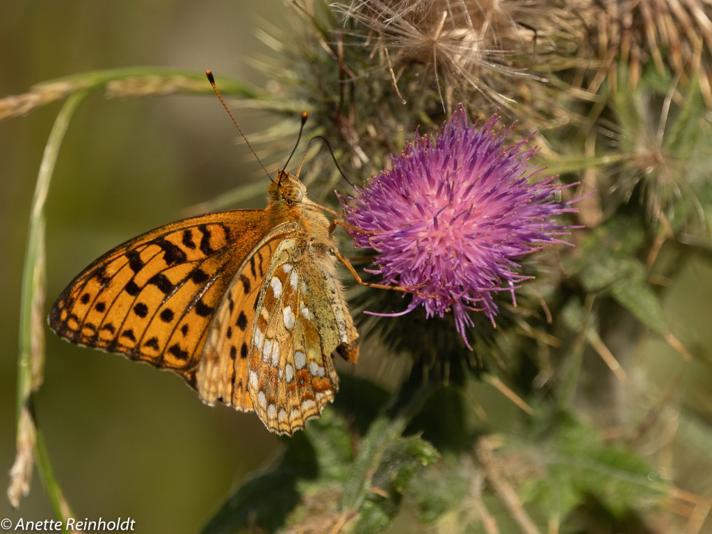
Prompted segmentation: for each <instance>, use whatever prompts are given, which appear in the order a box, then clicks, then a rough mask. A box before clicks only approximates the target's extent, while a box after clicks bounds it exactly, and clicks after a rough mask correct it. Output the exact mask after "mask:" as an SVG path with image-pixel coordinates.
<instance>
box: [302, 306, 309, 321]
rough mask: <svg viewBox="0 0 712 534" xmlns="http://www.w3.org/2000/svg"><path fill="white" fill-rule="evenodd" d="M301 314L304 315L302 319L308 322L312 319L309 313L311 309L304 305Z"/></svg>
mask: <svg viewBox="0 0 712 534" xmlns="http://www.w3.org/2000/svg"><path fill="white" fill-rule="evenodd" d="M300 313H301V314H302V317H304V318H305V319H306V320H307V321H308V320H310V319H311V317H312V314H311V312H310V311H309V308H307V307H306V306H304V305H302V309H301V310H300Z"/></svg>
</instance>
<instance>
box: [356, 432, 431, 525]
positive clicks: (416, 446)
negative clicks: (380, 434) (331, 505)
mask: <svg viewBox="0 0 712 534" xmlns="http://www.w3.org/2000/svg"><path fill="white" fill-rule="evenodd" d="M439 457H440V455H439V454H438V452H437V451H436V450H435V448H434V447H433V446H432V445H431V444H430V443H428V442H427V441H425V440H423V439H422V438H420V437H418V436H411V437H408V438H399V439H397V440H396V441H394V442H392V443H391V444H390V445H389V446H388V448H387V449H386V450H385V451H384V453H383V456H382V460H381V462H380V464H379V466H378V469H377V470H376V472H375V474H374V475H373V478H372V488H371V490H370V491H369V493H368V495H367V496H366V498H365V500H364V501H363V504H362V505H361V508H360V511H359V518H358V521H357V522H356V525H355V528H354V532H356V533H364V534H366V533H371V532H379V531H381V530H383V529H384V528H385V527H387V526H388V524H389V523H390V521H391V520H392V519H393V517H395V515H396V513H397V512H398V508H399V507H398V505H399V504H400V500H401V497H402V495H403V494H405V493H406V491H407V490H408V488H409V485H410V483H411V481H412V479H413V477H414V476H415V474H416V473H417V472H418V471H419V470H420V469H421V468H423V467H426V466H428V465H430V464H432V463H434V462H435V461H437V459H438V458H439Z"/></svg>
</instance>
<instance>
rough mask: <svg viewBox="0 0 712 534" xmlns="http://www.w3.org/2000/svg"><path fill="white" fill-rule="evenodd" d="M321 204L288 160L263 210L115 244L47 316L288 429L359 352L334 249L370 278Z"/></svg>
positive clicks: (65, 333)
mask: <svg viewBox="0 0 712 534" xmlns="http://www.w3.org/2000/svg"><path fill="white" fill-rule="evenodd" d="M208 78H209V79H210V81H211V84H214V80H213V79H212V75H211V74H210V73H208ZM213 87H214V88H215V86H214V85H213ZM216 94H218V97H219V93H218V92H217V89H216ZM221 102H222V100H221ZM223 105H224V103H223ZM226 109H227V107H226ZM228 113H229V110H228ZM233 120H234V119H233ZM305 120H306V114H304V115H303V118H302V126H303V125H304V121H305ZM236 125H237V123H236ZM237 126H238V128H239V125H237ZM300 135H301V132H300ZM248 144H249V143H248ZM295 148H296V147H295ZM292 153H293V152H292ZM285 167H286V165H285ZM324 210H327V211H328V208H324V207H322V206H319V205H318V204H316V203H314V202H312V201H311V200H310V199H309V198H308V197H307V194H306V187H305V186H304V184H303V183H302V182H301V181H300V180H299V177H298V176H294V175H292V174H289V173H287V172H285V171H284V169H282V170H281V171H279V172H278V173H277V175H276V177H275V179H273V180H272V181H271V184H270V186H269V189H268V203H267V207H266V208H265V209H262V210H235V211H225V212H220V213H211V214H207V215H201V216H199V217H193V218H189V219H185V220H182V221H178V222H175V223H172V224H168V225H166V226H162V227H160V228H157V229H155V230H151V231H149V232H147V233H145V234H143V235H141V236H139V237H136V238H134V239H131V240H129V241H127V242H126V243H124V244H122V245H119V246H118V247H116V248H114V249H113V250H111V251H109V252H107V253H106V254H105V255H103V256H102V257H100V258H99V259H97V260H96V261H94V262H93V263H92V264H91V265H89V267H87V268H86V269H84V271H82V272H81V273H80V274H79V275H78V276H77V277H76V278H75V279H74V280H73V281H72V282H71V283H70V284H69V286H68V287H67V288H66V289H65V290H64V291H63V292H62V294H61V295H60V296H59V298H58V299H57V301H56V302H55V304H54V306H53V307H52V310H51V311H50V314H49V325H50V327H51V329H52V330H53V331H54V332H55V333H56V334H57V335H59V336H61V337H62V338H64V339H66V340H68V341H70V342H72V343H76V344H78V345H83V346H87V347H93V348H97V349H101V350H104V351H107V352H115V353H119V354H123V355H126V356H128V357H129V358H131V359H133V360H138V361H143V362H147V363H150V364H152V365H154V366H156V367H159V368H163V369H169V370H171V371H174V372H176V373H177V374H179V375H180V376H182V377H183V378H184V379H185V380H186V381H187V382H188V384H190V385H191V386H192V387H194V388H195V389H196V390H197V391H198V394H199V396H200V398H201V399H202V400H203V402H205V403H207V404H209V405H213V404H214V403H215V402H216V401H217V402H222V403H224V404H226V405H228V406H233V407H235V408H236V409H237V410H240V411H245V412H248V411H253V410H254V411H255V412H256V413H257V415H258V417H259V418H260V420H261V421H262V422H263V423H264V425H265V426H266V427H267V429H268V430H270V431H272V432H276V433H279V434H287V435H291V434H293V433H294V432H295V431H296V430H299V429H301V428H303V427H304V424H305V422H306V421H307V419H309V418H311V417H315V416H318V415H319V414H320V413H321V411H322V410H323V409H324V406H325V405H326V404H327V403H329V402H331V401H333V399H334V394H335V392H336V391H337V389H338V385H339V377H338V375H337V373H336V370H335V368H334V362H333V359H334V357H335V356H336V355H339V356H341V357H343V358H344V359H345V360H347V361H349V362H352V363H355V362H356V361H357V359H358V344H357V340H358V332H357V331H356V328H355V327H354V324H353V320H352V318H351V315H350V313H349V310H348V308H347V306H346V300H345V298H344V294H343V290H342V288H341V286H340V284H339V281H338V279H337V276H336V261H337V259H339V260H341V261H342V262H344V264H345V265H346V266H347V268H348V269H349V271H350V272H351V273H352V274H353V275H354V276H355V277H356V279H357V280H358V281H359V282H360V283H363V282H362V281H361V280H360V277H359V276H358V274H357V273H356V272H355V271H354V270H353V267H352V266H351V265H350V264H349V263H348V261H347V260H345V258H343V256H341V254H340V253H339V251H338V249H337V248H336V244H335V242H334V240H333V237H332V235H331V229H332V226H331V225H330V223H329V220H328V219H327V218H326V217H325V216H324V214H323V211H324ZM371 285H373V286H375V287H380V286H378V284H371Z"/></svg>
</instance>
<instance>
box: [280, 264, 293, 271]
mask: <svg viewBox="0 0 712 534" xmlns="http://www.w3.org/2000/svg"><path fill="white" fill-rule="evenodd" d="M282 270H283V271H284V272H285V273H288V272H289V271H291V270H292V264H291V263H285V264H284V265H282Z"/></svg>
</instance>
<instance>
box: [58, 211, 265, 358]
mask: <svg viewBox="0 0 712 534" xmlns="http://www.w3.org/2000/svg"><path fill="white" fill-rule="evenodd" d="M267 224H268V221H267V220H266V218H265V216H264V212H263V211H262V210H241V211H233V212H222V213H215V214H208V215H204V216H200V217H194V218H191V219H186V220H183V221H179V222H177V223H174V224H171V225H167V226H164V227H161V228H158V229H156V230H152V231H150V232H147V233H146V234H143V235H142V236H139V237H137V238H135V239H133V240H131V241H128V242H126V243H124V244H122V245H119V246H118V247H116V248H115V249H113V250H112V251H110V252H108V253H107V254H105V255H104V256H102V257H101V258H99V259H98V260H96V261H95V262H94V263H93V264H91V265H90V266H89V267H87V268H86V269H85V270H84V271H83V272H82V273H81V274H79V276H77V278H75V279H74V281H72V283H71V284H70V285H69V286H68V287H67V288H66V289H65V290H64V292H63V293H62V294H61V295H60V296H59V298H58V299H57V302H56V303H55V304H54V306H53V308H52V310H51V312H50V316H49V323H50V327H51V328H52V329H53V330H54V331H55V332H56V333H57V334H58V335H60V336H61V337H63V338H65V339H67V340H69V341H72V342H74V343H78V344H81V345H86V346H90V347H96V348H100V349H103V350H106V351H109V352H117V353H121V354H125V355H127V356H129V357H131V358H134V359H139V360H143V361H146V362H149V363H151V364H153V365H156V366H158V367H167V368H171V369H176V370H182V369H190V368H191V367H192V366H194V365H195V362H196V360H197V358H198V357H199V355H200V352H201V350H202V345H203V344H204V343H205V338H206V332H207V328H208V326H209V324H210V321H211V319H212V316H213V315H214V311H215V309H216V308H217V306H218V304H219V302H220V300H221V298H222V296H223V294H224V292H225V290H226V288H227V286H228V285H229V283H230V281H231V280H232V278H233V276H234V274H235V271H236V270H237V268H238V267H239V265H240V264H241V263H242V260H243V259H244V258H245V257H246V256H247V255H248V254H249V252H250V250H251V249H252V248H253V247H254V245H255V244H256V243H257V242H258V241H259V239H260V237H261V236H262V235H264V233H265V232H266V225H267Z"/></svg>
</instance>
